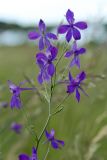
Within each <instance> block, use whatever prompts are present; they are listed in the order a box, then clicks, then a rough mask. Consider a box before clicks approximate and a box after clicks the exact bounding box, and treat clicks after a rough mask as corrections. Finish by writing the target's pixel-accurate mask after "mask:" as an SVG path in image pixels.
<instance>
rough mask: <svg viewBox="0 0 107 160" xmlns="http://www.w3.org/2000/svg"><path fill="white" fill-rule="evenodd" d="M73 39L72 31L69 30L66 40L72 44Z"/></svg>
mask: <svg viewBox="0 0 107 160" xmlns="http://www.w3.org/2000/svg"><path fill="white" fill-rule="evenodd" d="M71 38H72V29H69V30H68V32H67V34H66V40H67V42H68V43H69V42H70V40H71Z"/></svg>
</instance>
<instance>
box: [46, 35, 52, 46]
mask: <svg viewBox="0 0 107 160" xmlns="http://www.w3.org/2000/svg"><path fill="white" fill-rule="evenodd" d="M45 45H46V47H50V45H51V44H50V41H49V40H48V38H47V37H46V36H45Z"/></svg>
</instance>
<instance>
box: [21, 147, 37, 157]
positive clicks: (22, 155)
mask: <svg viewBox="0 0 107 160" xmlns="http://www.w3.org/2000/svg"><path fill="white" fill-rule="evenodd" d="M19 160H38V158H37V150H36V148H35V147H33V148H32V156H31V157H29V156H28V155H27V154H24V153H22V154H20V155H19Z"/></svg>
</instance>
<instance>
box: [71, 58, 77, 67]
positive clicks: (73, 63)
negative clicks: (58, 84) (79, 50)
mask: <svg viewBox="0 0 107 160" xmlns="http://www.w3.org/2000/svg"><path fill="white" fill-rule="evenodd" d="M75 64H76V62H75V57H74V58H73V60H72V61H71V63H70V67H73V66H74V65H75Z"/></svg>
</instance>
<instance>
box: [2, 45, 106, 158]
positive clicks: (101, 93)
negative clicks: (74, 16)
mask: <svg viewBox="0 0 107 160" xmlns="http://www.w3.org/2000/svg"><path fill="white" fill-rule="evenodd" d="M87 48H88V53H87V54H86V55H84V56H81V61H82V62H81V63H82V66H81V68H82V69H84V70H86V71H87V77H88V80H87V81H86V84H87V87H85V88H86V91H87V93H88V94H89V97H88V98H87V97H85V96H84V95H82V94H81V102H80V103H79V104H78V103H77V102H76V100H75V99H74V96H70V97H69V99H68V101H67V102H65V103H64V104H63V105H64V106H65V107H64V110H63V111H62V112H61V113H59V114H58V115H56V116H55V117H54V118H53V119H52V120H51V122H50V124H49V126H48V129H51V128H54V129H55V130H56V137H58V138H59V139H64V141H65V147H64V148H63V149H62V150H59V151H54V150H53V149H51V152H50V153H49V156H48V159H51V160H55V159H59V160H106V159H107V98H106V97H107V79H106V76H105V75H106V74H107V55H106V50H107V46H106V44H103V45H99V46H92V45H87ZM36 51H37V49H35V47H30V46H18V47H0V82H1V83H2V84H5V86H4V89H3V91H1V93H0V94H1V100H7V101H9V100H10V96H11V95H10V93H9V90H8V86H7V80H8V79H9V80H12V81H13V82H15V83H16V84H18V82H20V81H23V80H24V74H26V75H28V77H30V78H32V79H33V80H34V82H35V85H37V82H36V77H37V74H38V70H37V68H36V65H35V54H36ZM66 61H67V60H65V61H64V63H66ZM62 67H63V63H62V64H61V65H60V66H59V69H63V68H62ZM73 72H74V75H75V72H78V70H77V69H75V68H74V69H73ZM58 88H59V89H57V92H55V93H56V94H55V96H54V97H53V105H52V107H53V108H54V107H55V106H56V105H57V103H58V102H59V100H61V99H62V98H63V97H64V92H63V91H62V90H63V89H61V88H60V87H58ZM62 88H64V87H62ZM56 95H57V96H56ZM21 98H22V101H23V104H24V106H23V107H24V110H23V111H21V110H13V111H11V109H10V108H9V107H8V108H6V109H5V108H2V109H0V152H1V153H0V160H4V159H5V160H16V159H17V157H18V154H19V153H22V152H26V153H28V154H31V147H32V145H34V144H35V140H34V139H33V138H32V135H31V134H29V133H28V131H27V129H26V128H25V127H24V129H23V132H22V134H21V135H16V134H15V133H13V132H12V131H11V130H10V125H11V123H12V122H13V121H16V122H19V123H22V124H24V125H29V126H30V127H32V128H33V129H34V131H35V132H36V133H37V134H39V132H40V131H41V128H42V126H43V125H44V121H45V119H46V115H47V109H48V107H47V104H46V103H45V102H44V101H43V103H42V102H41V101H39V98H38V96H37V95H36V93H32V92H30V93H29V92H26V93H23V94H22V97H21ZM25 112H27V113H26V114H27V117H30V120H29V121H28V120H26V116H25ZM44 141H45V137H44V138H43V140H42V142H44ZM46 148H47V145H46V146H45V145H44V144H43V143H41V144H40V149H39V157H40V159H42V157H43V155H44V154H45V152H46Z"/></svg>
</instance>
